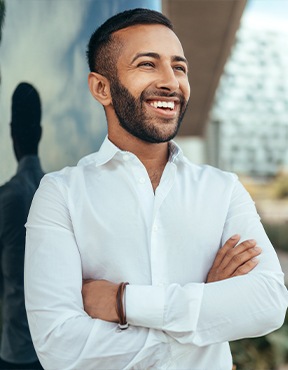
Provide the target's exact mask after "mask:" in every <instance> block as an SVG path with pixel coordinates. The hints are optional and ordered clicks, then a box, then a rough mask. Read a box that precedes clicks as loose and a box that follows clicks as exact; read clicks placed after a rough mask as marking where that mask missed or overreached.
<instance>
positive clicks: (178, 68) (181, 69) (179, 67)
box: [174, 66, 187, 73]
mask: <svg viewBox="0 0 288 370" xmlns="http://www.w3.org/2000/svg"><path fill="white" fill-rule="evenodd" d="M174 69H176V70H177V71H180V72H184V73H187V69H186V68H185V67H184V66H175V67H174Z"/></svg>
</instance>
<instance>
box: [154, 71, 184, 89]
mask: <svg viewBox="0 0 288 370" xmlns="http://www.w3.org/2000/svg"><path fill="white" fill-rule="evenodd" d="M156 86H157V88H158V89H165V90H168V91H176V90H178V89H179V81H178V79H177V77H176V76H175V71H174V69H173V68H172V67H171V66H165V67H163V68H161V70H160V71H159V78H158V80H157V83H156Z"/></svg>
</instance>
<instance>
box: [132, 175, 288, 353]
mask: <svg viewBox="0 0 288 370" xmlns="http://www.w3.org/2000/svg"><path fill="white" fill-rule="evenodd" d="M236 233H237V234H240V235H241V240H242V241H243V240H247V239H251V238H254V239H256V241H257V243H258V245H259V246H260V247H261V248H262V254H261V256H260V257H259V258H260V262H259V264H258V265H257V267H256V268H255V269H254V270H253V271H251V272H250V273H249V274H247V275H245V276H239V277H233V278H230V279H226V280H222V281H219V282H214V283H209V284H204V283H202V284H201V283H200V284H199V283H193V282H191V283H189V284H187V285H185V286H180V285H178V284H171V285H169V286H133V285H129V286H127V287H126V312H127V318H128V322H130V324H132V325H139V326H144V327H150V328H154V329H159V330H164V331H165V332H166V333H167V334H169V335H170V336H171V337H173V338H174V339H176V340H177V341H178V342H180V343H192V344H195V345H197V346H206V345H209V344H214V343H219V342H224V341H231V340H236V339H240V338H244V337H246V338H247V337H255V336H261V335H265V334H267V333H268V332H271V331H273V330H275V329H277V328H279V327H280V326H281V325H282V324H283V321H284V317H285V313H286V309H287V303H288V296H287V289H286V287H285V285H284V279H283V277H284V276H283V273H282V271H281V267H280V264H279V261H278V258H277V255H276V253H275V250H274V248H273V247H272V245H271V243H270V241H269V239H268V237H267V235H266V233H265V231H264V229H263V226H262V224H261V222H260V218H259V216H258V214H257V211H256V208H255V205H254V202H253V201H252V199H251V197H250V196H249V194H248V192H247V191H246V190H245V189H244V187H243V186H242V185H241V184H240V182H239V181H238V180H236V181H235V184H234V189H233V192H232V197H231V202H230V207H229V210H228V213H227V217H226V222H225V226H224V230H223V235H222V241H221V245H223V244H224V243H225V241H226V240H227V239H228V238H230V237H231V236H232V235H234V234H236ZM236 248H237V247H236ZM199 263H201V261H200V262H199Z"/></svg>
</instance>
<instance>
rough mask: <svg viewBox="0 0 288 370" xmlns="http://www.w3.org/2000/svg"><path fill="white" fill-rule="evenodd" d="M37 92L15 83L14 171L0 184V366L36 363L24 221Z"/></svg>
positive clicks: (30, 189)
mask: <svg viewBox="0 0 288 370" xmlns="http://www.w3.org/2000/svg"><path fill="white" fill-rule="evenodd" d="M40 121H41V103H40V98H39V94H38V92H37V91H36V90H35V88H34V87H33V86H32V85H30V84H28V83H20V84H19V85H18V86H17V88H16V89H15V91H14V93H13V97H12V120H11V137H12V141H13V148H14V153H15V156H16V159H17V161H18V168H17V173H16V175H15V176H14V177H12V179H11V180H10V181H9V182H7V183H6V184H4V185H3V186H1V187H0V250H1V273H2V279H3V280H2V285H3V292H2V338H1V352H0V356H1V359H0V369H41V368H42V367H41V365H40V363H39V361H38V359H37V355H36V352H35V350H34V346H33V343H32V340H31V335H30V331H29V327H28V322H27V315H26V311H25V302H24V281H23V280H24V253H25V226H24V225H25V223H26V220H27V216H28V212H29V208H30V204H31V201H32V198H33V195H34V193H35V191H36V189H37V187H38V185H39V182H40V179H41V178H42V176H43V171H42V169H41V166H40V161H39V157H38V144H39V141H40V138H41V125H40ZM2 160H3V159H2Z"/></svg>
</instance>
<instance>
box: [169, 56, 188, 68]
mask: <svg viewBox="0 0 288 370" xmlns="http://www.w3.org/2000/svg"><path fill="white" fill-rule="evenodd" d="M171 59H172V62H184V63H185V64H187V66H188V61H187V59H186V58H185V57H181V56H180V55H173V56H172V58H171Z"/></svg>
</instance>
